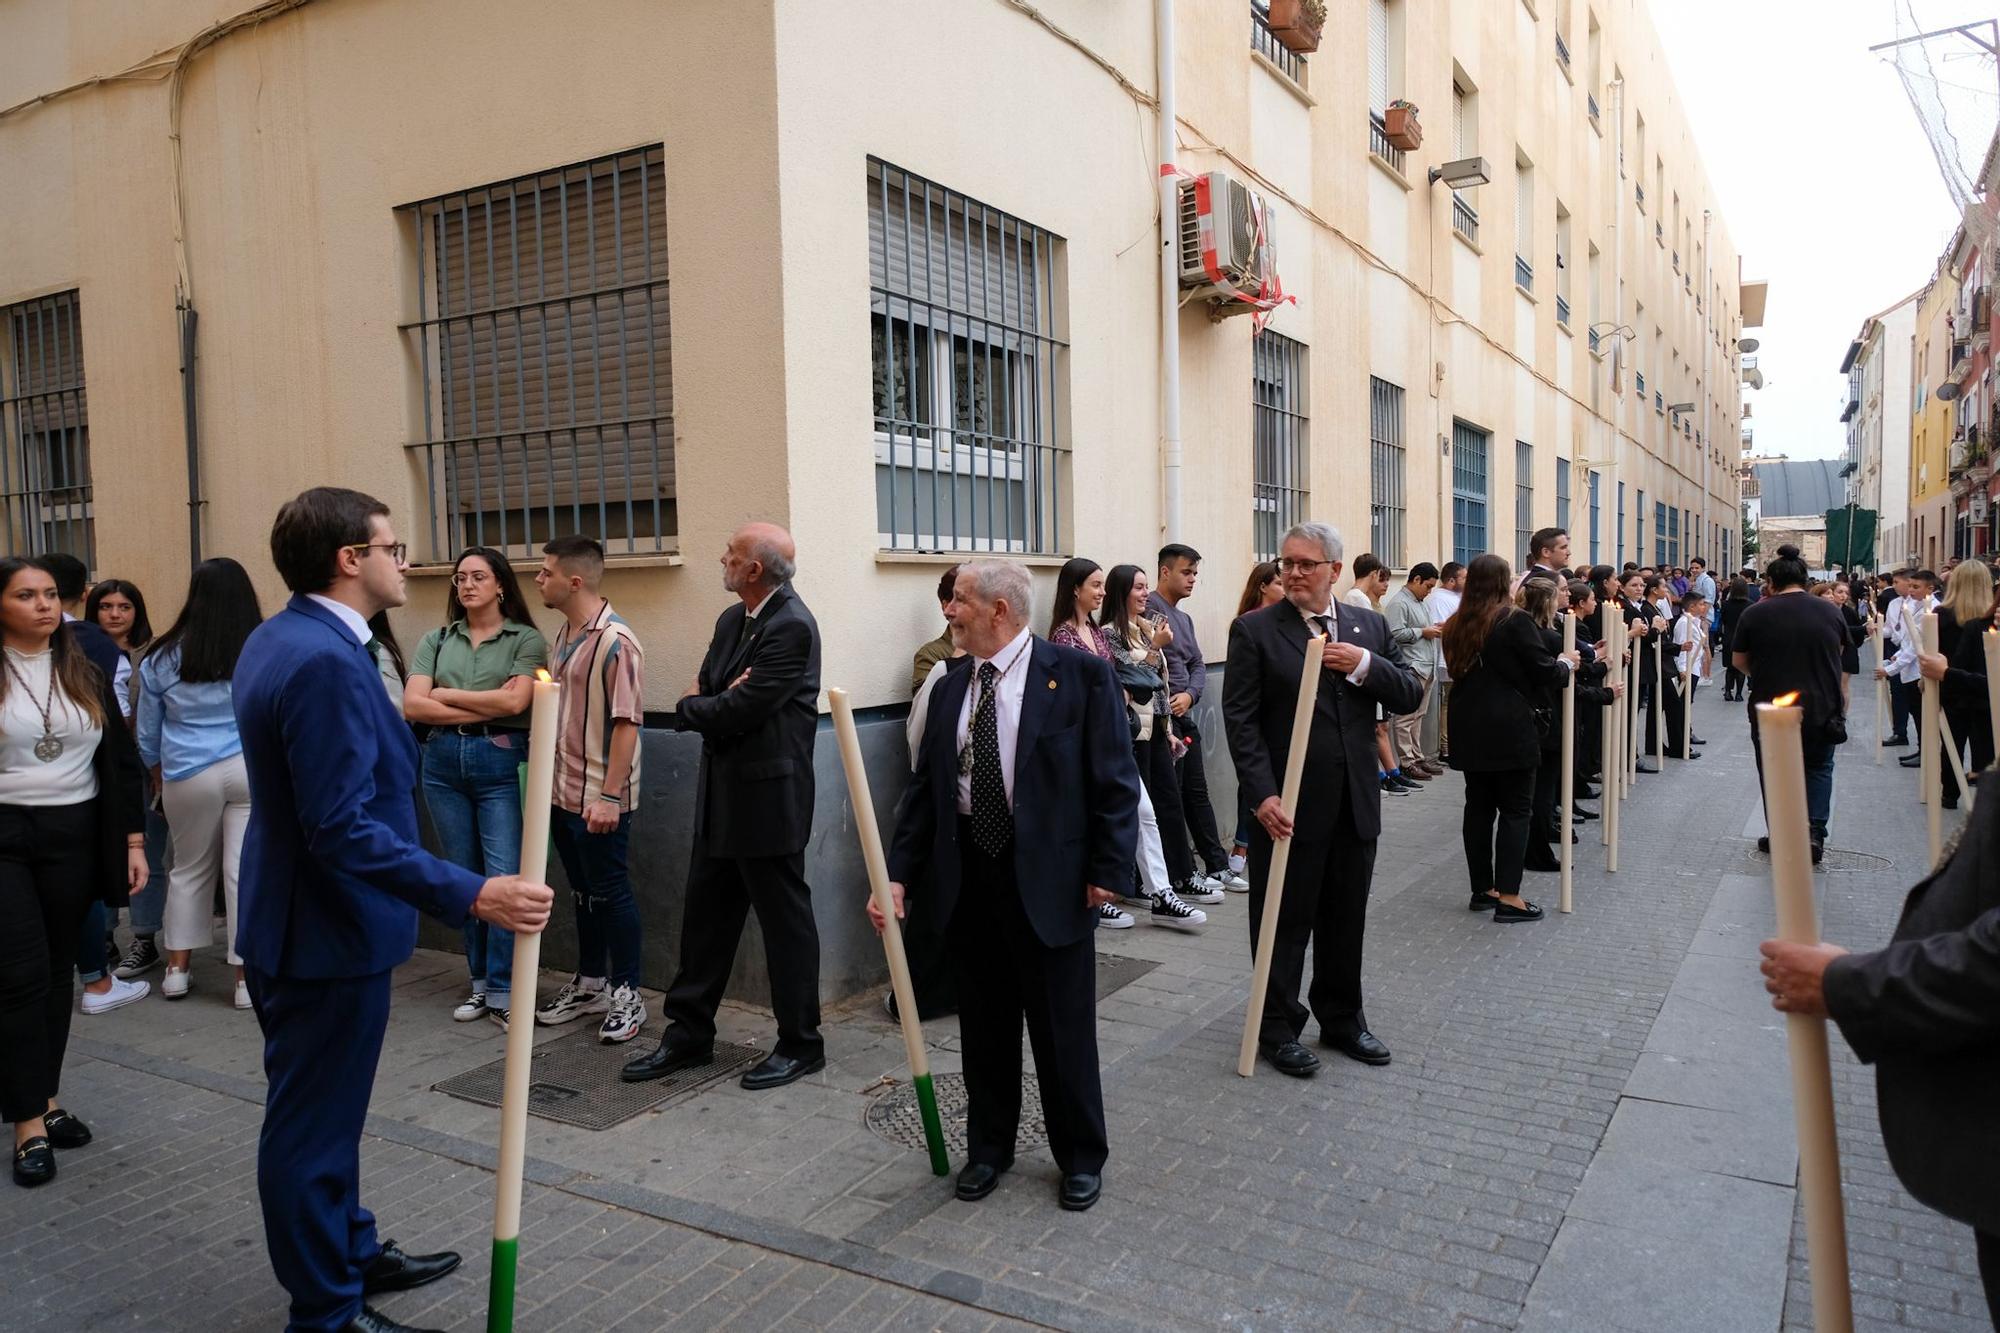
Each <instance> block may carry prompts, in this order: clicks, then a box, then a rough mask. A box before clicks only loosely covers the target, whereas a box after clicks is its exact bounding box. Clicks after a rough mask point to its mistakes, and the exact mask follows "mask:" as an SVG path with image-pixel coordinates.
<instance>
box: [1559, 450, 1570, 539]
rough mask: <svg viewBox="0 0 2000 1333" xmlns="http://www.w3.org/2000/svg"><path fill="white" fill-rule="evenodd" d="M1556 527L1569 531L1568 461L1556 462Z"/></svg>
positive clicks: (1563, 459) (1560, 460)
mask: <svg viewBox="0 0 2000 1333" xmlns="http://www.w3.org/2000/svg"><path fill="white" fill-rule="evenodd" d="M1556 526H1557V527H1559V528H1561V529H1562V530H1563V531H1564V532H1568V531H1569V460H1568V459H1567V458H1558V459H1557V460H1556Z"/></svg>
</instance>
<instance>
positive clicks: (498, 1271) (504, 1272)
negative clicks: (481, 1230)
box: [486, 1236, 521, 1333]
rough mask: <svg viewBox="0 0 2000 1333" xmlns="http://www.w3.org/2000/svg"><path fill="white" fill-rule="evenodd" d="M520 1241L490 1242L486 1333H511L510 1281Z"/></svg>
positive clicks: (512, 1296)
mask: <svg viewBox="0 0 2000 1333" xmlns="http://www.w3.org/2000/svg"><path fill="white" fill-rule="evenodd" d="M520 1257H521V1238H520V1237H519V1236H510V1237H508V1238H507V1239H506V1240H501V1239H500V1238H499V1237H497V1236H496V1237H494V1239H493V1279H492V1281H491V1283H489V1284H488V1286H487V1288H486V1333H514V1277H515V1273H516V1269H517V1266H518V1261H519V1259H520Z"/></svg>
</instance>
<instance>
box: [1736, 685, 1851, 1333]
mask: <svg viewBox="0 0 2000 1333" xmlns="http://www.w3.org/2000/svg"><path fill="white" fill-rule="evenodd" d="M1797 698H1798V696H1797V695H1786V696H1784V697H1783V698H1782V699H1780V700H1777V701H1775V702H1772V703H1768V704H1758V705H1757V738H1758V743H1759V745H1760V747H1761V749H1762V752H1763V761H1764V823H1765V825H1766V826H1767V827H1768V828H1769V830H1770V838H1771V889H1772V892H1773V894H1774V895H1775V897H1776V899H1777V907H1778V938H1779V939H1781V940H1786V941H1788V942H1790V943H1794V944H1818V943H1819V927H1818V925H1817V924H1816V923H1815V921H1814V917H1813V889H1812V845H1811V831H1810V828H1809V825H1808V823H1807V813H1806V762H1805V747H1804V743H1803V739H1802V737H1801V734H1800V725H1801V722H1802V719H1803V710H1801V709H1799V708H1796V707H1791V706H1789V705H1790V704H1792V703H1793V702H1794V701H1796V699H1797ZM1785 1039H1786V1045H1787V1047H1788V1048H1789V1050H1790V1053H1791V1065H1792V1114H1793V1117H1794V1119H1795V1122H1796V1126H1797V1131H1798V1137H1799V1186H1800V1193H1801V1194H1802V1195H1803V1196H1804V1204H1805V1214H1806V1256H1807V1262H1808V1267H1809V1269H1810V1270H1811V1275H1812V1303H1813V1325H1814V1327H1816V1328H1818V1329H1821V1330H1823V1333H1850V1331H1851V1330H1852V1329H1853V1327H1854V1313H1853V1305H1852V1295H1851V1293H1850V1291H1849V1289H1848V1278H1847V1223H1846V1218H1845V1214H1844V1213H1843V1210H1842V1206H1841V1197H1840V1145H1839V1142H1838V1140H1837V1139H1836V1138H1835V1135H1834V1119H1833V1074H1832V1067H1831V1064H1830V1062H1829V1060H1828V1056H1827V1038H1826V1020H1825V1019H1823V1018H1815V1017H1811V1016H1809V1015H1806V1014H1787V1015H1786V1016H1785Z"/></svg>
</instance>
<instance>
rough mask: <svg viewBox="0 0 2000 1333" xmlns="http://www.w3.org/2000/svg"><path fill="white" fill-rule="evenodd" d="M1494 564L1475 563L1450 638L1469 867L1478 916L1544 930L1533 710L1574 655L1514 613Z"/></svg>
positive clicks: (1492, 559) (1456, 763) (1502, 569)
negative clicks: (1535, 887) (1529, 864)
mask: <svg viewBox="0 0 2000 1333" xmlns="http://www.w3.org/2000/svg"><path fill="white" fill-rule="evenodd" d="M1511 582H1512V576H1511V573H1510V571H1509V570H1508V568H1507V562H1506V561H1505V560H1504V559H1502V558H1501V557H1499V556H1497V555H1482V556H1477V557H1475V558H1474V559H1473V561H1472V563H1471V565H1469V566H1468V567H1467V569H1466V574H1465V594H1464V600H1463V601H1462V602H1461V603H1460V604H1459V608H1458V614H1457V615H1454V616H1453V617H1452V618H1451V623H1450V624H1448V625H1446V626H1445V630H1444V656H1445V665H1446V667H1447V668H1448V669H1449V670H1450V671H1451V679H1452V691H1451V766H1452V767H1453V768H1455V769H1457V770H1458V771H1459V772H1460V773H1463V774H1464V775H1465V819H1464V822H1463V824H1462V826H1461V833H1462V836H1463V837H1464V840H1465V864H1466V869H1467V872H1468V874H1469V875H1470V877H1471V887H1472V894H1471V901H1470V902H1469V903H1468V906H1469V907H1470V908H1471V909H1472V910H1473V911H1475V912H1478V911H1491V912H1492V913H1493V919H1494V920H1495V921H1499V922H1516V921H1539V920H1541V919H1542V909H1541V908H1539V907H1537V906H1535V904H1533V903H1531V902H1529V901H1528V900H1527V899H1525V898H1523V897H1522V896H1521V867H1522V862H1523V860H1524V859H1525V857H1526V855H1527V850H1528V834H1529V826H1530V823H1531V822H1532V817H1531V808H1532V806H1533V802H1534V792H1535V769H1536V767H1537V766H1538V765H1539V764H1540V763H1541V757H1542V728H1541V726H1540V725H1539V724H1538V723H1537V720H1536V717H1535V701H1536V700H1537V699H1540V698H1542V697H1544V695H1545V693H1546V692H1547V691H1549V690H1553V689H1557V688H1560V687H1561V685H1562V682H1563V678H1564V675H1565V673H1566V672H1567V671H1568V670H1569V669H1570V668H1572V667H1574V666H1575V665H1576V657H1575V654H1573V653H1572V654H1552V653H1550V652H1549V650H1548V645H1547V643H1546V642H1545V641H1544V640H1543V638H1542V631H1541V629H1540V628H1539V627H1538V626H1537V625H1536V624H1535V622H1534V620H1533V618H1532V617H1530V616H1529V615H1528V614H1527V613H1526V612H1525V611H1522V610H1521V609H1520V608H1519V607H1516V606H1515V605H1514V603H1513V599H1512V598H1511V597H1510V596H1509V592H1508V588H1509V584H1510V583H1511Z"/></svg>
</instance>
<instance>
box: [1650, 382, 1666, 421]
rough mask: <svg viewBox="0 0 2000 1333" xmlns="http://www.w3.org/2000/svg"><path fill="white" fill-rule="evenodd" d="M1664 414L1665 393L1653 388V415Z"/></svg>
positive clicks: (1660, 415) (1661, 415) (1659, 415)
mask: <svg viewBox="0 0 2000 1333" xmlns="http://www.w3.org/2000/svg"><path fill="white" fill-rule="evenodd" d="M1666 414H1667V399H1666V395H1665V394H1662V393H1661V392H1660V391H1659V390H1658V389H1655V390H1653V415H1654V416H1656V417H1663V416H1665V415H1666Z"/></svg>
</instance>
